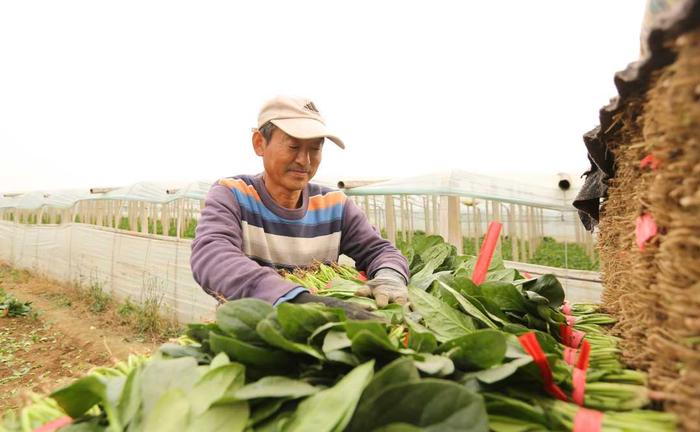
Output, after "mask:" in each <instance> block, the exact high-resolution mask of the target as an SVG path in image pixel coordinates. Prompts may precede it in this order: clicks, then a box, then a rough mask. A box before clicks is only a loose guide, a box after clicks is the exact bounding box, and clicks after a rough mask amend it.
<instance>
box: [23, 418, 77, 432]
mask: <svg viewBox="0 0 700 432" xmlns="http://www.w3.org/2000/svg"><path fill="white" fill-rule="evenodd" d="M71 423H73V419H72V418H70V417H68V416H63V417H59V418H57V419H56V420H51V421H50V422H48V423H46V424H44V425H42V426H39V427H38V428H36V429H34V431H33V432H54V431H56V430H58V429H60V428H62V427H63V426H67V425H69V424H71Z"/></svg>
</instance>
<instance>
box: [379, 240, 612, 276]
mask: <svg viewBox="0 0 700 432" xmlns="http://www.w3.org/2000/svg"><path fill="white" fill-rule="evenodd" d="M423 235H425V233H423V232H422V231H416V232H415V234H414V236H423ZM382 236H385V232H384V231H382ZM483 240H484V238H483V237H481V238H480V239H479V244H481V242H482V241H483ZM396 244H397V246H399V247H400V246H401V245H402V244H405V240H404V236H403V235H402V233H401V232H397V234H396ZM498 247H500V249H501V256H502V257H503V259H504V260H507V261H511V260H513V249H512V240H511V239H510V238H509V237H503V240H502V241H501V242H499V246H498ZM528 248H529V244H527V242H523V244H521V247H520V248H519V249H520V262H526V263H530V264H538V265H543V266H547V267H559V268H564V267H565V266H566V265H567V264H568V268H570V269H575V270H592V271H599V268H600V267H599V264H600V263H599V257H598V253H597V252H594V255H593V259H591V258H590V257H589V256H588V254H587V253H586V250H585V248H584V246H583V245H582V244H578V243H567V244H564V243H563V242H558V241H556V240H555V239H553V238H551V237H544V238H543V239H542V241H541V242H540V244H539V246H538V247H537V249H535V253H534V255H533V256H532V258H531V259H527V258H524V257H525V256H526V252H527V250H528ZM496 251H498V249H496ZM565 252H566V253H565ZM462 253H463V254H464V255H476V243H475V242H474V238H468V237H464V238H463V239H462Z"/></svg>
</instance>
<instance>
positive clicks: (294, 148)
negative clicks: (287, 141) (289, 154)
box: [289, 146, 299, 150]
mask: <svg viewBox="0 0 700 432" xmlns="http://www.w3.org/2000/svg"><path fill="white" fill-rule="evenodd" d="M289 148H290V149H292V150H299V146H289Z"/></svg>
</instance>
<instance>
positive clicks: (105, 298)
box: [47, 281, 182, 340]
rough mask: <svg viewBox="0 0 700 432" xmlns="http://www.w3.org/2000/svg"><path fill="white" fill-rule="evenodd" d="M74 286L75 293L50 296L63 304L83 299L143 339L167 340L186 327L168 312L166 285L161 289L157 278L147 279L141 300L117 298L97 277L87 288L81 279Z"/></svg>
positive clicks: (91, 308)
mask: <svg viewBox="0 0 700 432" xmlns="http://www.w3.org/2000/svg"><path fill="white" fill-rule="evenodd" d="M73 286H74V288H75V294H74V296H73V297H71V296H70V295H66V294H64V293H55V294H50V295H48V296H47V297H48V298H51V299H52V300H53V301H54V302H55V303H56V304H58V305H60V306H64V307H72V306H73V305H75V304H76V302H80V303H83V304H84V305H85V306H87V308H88V310H89V311H90V312H92V313H94V314H96V315H98V314H101V315H107V316H108V317H110V316H112V317H116V321H118V322H119V324H120V325H123V326H126V327H128V328H129V329H130V330H131V331H133V332H134V333H135V334H136V336H137V338H138V339H141V340H144V339H146V338H151V339H157V340H164V339H168V338H171V337H176V336H179V335H180V334H181V333H182V327H181V326H180V325H179V323H178V322H177V320H175V319H174V318H168V317H167V316H166V315H167V313H166V306H165V305H164V304H163V297H164V295H163V294H162V289H159V288H162V287H157V286H156V283H155V282H154V281H151V282H149V283H147V285H146V286H145V287H144V295H143V298H142V301H141V302H140V303H138V302H135V301H133V300H132V299H130V298H126V299H125V300H124V301H123V302H117V301H116V300H115V299H114V297H112V295H111V294H110V293H108V292H105V291H104V289H103V287H102V284H101V283H100V282H97V281H91V282H90V284H89V286H88V287H87V288H83V287H82V286H81V285H80V284H79V283H75V284H73ZM76 297H77V298H76ZM110 314H111V315H110Z"/></svg>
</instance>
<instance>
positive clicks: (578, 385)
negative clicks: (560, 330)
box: [571, 340, 591, 406]
mask: <svg viewBox="0 0 700 432" xmlns="http://www.w3.org/2000/svg"><path fill="white" fill-rule="evenodd" d="M590 355H591V344H590V343H588V341H586V340H585V341H583V345H582V346H581V352H580V353H579V356H578V361H577V362H576V367H575V368H574V372H573V376H572V378H571V387H572V389H573V390H572V392H571V399H572V400H573V401H574V403H575V404H577V405H579V406H583V404H584V402H585V400H586V371H587V370H588V359H589V358H590Z"/></svg>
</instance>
